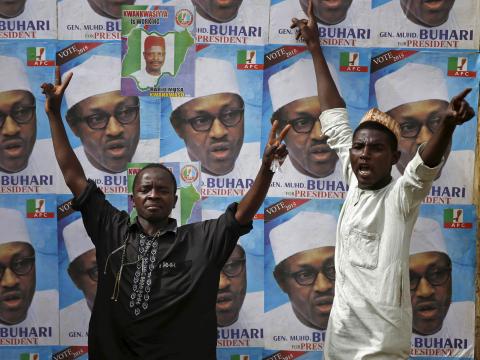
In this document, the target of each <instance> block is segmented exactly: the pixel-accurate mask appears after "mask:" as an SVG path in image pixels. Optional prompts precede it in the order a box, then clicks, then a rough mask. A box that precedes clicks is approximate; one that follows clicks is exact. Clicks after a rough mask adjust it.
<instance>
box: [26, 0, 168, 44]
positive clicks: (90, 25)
mask: <svg viewBox="0 0 480 360" xmlns="http://www.w3.org/2000/svg"><path fill="white" fill-rule="evenodd" d="M29 1H33V0H29ZM57 2H58V3H57V7H58V39H59V40H97V41H98V40H120V39H121V35H122V34H121V31H122V24H121V17H122V6H125V5H134V4H136V5H155V4H158V5H160V3H161V0H158V1H157V0H119V1H110V0H95V1H90V0H57Z"/></svg>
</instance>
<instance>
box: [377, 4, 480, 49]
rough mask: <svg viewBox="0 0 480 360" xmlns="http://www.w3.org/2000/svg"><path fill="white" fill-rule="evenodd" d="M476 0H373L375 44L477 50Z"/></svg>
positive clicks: (478, 11) (477, 6) (478, 6)
mask: <svg viewBox="0 0 480 360" xmlns="http://www.w3.org/2000/svg"><path fill="white" fill-rule="evenodd" d="M479 13H480V2H478V1H477V0H456V1H455V0H442V1H409V0H372V18H373V19H375V22H374V24H375V26H374V27H375V29H374V31H373V33H372V39H373V40H374V42H375V46H378V47H399V48H424V49H426V48H429V49H478V41H479V23H478V22H477V21H478V14H479Z"/></svg>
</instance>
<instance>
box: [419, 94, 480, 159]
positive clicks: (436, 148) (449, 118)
mask: <svg viewBox="0 0 480 360" xmlns="http://www.w3.org/2000/svg"><path fill="white" fill-rule="evenodd" d="M470 91H472V89H465V90H463V91H462V92H461V93H460V94H458V95H457V96H454V97H453V98H452V100H451V101H450V104H449V105H448V108H447V111H446V113H445V117H444V118H443V121H442V122H441V124H440V127H439V128H438V129H437V131H435V132H434V133H433V135H432V137H431V138H430V140H429V141H428V142H427V144H426V145H425V147H424V148H423V151H422V153H421V154H420V157H421V158H422V160H423V162H424V163H425V165H427V166H428V167H435V166H437V165H438V164H440V161H442V157H443V156H444V155H445V152H446V151H447V148H448V146H449V144H450V142H451V141H452V135H453V132H454V131H455V128H456V127H457V125H461V124H463V123H464V122H467V121H468V120H470V119H471V118H473V116H474V115H475V112H474V111H473V109H472V107H471V106H470V105H469V104H468V102H467V101H466V100H465V97H466V96H467V95H468V93H469V92H470Z"/></svg>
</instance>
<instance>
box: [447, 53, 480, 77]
mask: <svg viewBox="0 0 480 360" xmlns="http://www.w3.org/2000/svg"><path fill="white" fill-rule="evenodd" d="M447 74H448V76H453V77H467V78H474V77H476V76H477V72H476V71H469V70H468V59H467V58H466V57H463V56H452V57H449V58H448V71H447Z"/></svg>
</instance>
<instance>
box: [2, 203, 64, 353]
mask: <svg viewBox="0 0 480 360" xmlns="http://www.w3.org/2000/svg"><path fill="white" fill-rule="evenodd" d="M39 197H40V196H39ZM55 212H56V199H55V195H45V194H43V195H41V198H34V199H32V196H31V195H3V196H2V197H0V226H1V228H2V236H1V237H0V334H1V338H0V343H1V345H2V346H18V345H55V344H58V275H57V274H58V266H57V226H56V225H57V224H56V222H57V221H56V219H55Z"/></svg>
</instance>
